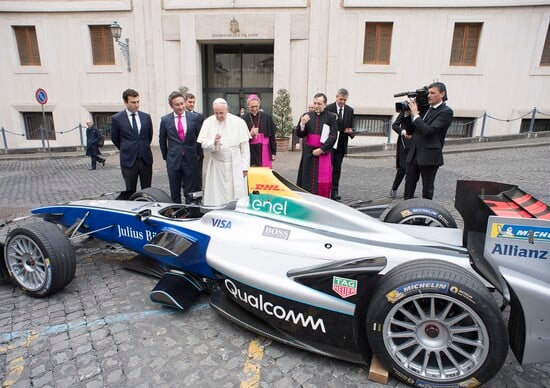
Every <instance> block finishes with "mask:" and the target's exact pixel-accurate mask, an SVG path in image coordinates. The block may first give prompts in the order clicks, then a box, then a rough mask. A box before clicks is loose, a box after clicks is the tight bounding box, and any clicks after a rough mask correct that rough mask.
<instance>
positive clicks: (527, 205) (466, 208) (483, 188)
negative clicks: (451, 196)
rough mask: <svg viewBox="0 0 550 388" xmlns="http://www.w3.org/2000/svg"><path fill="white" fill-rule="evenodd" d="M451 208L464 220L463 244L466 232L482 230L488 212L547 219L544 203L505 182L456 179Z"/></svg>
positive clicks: (547, 211)
mask: <svg viewBox="0 0 550 388" xmlns="http://www.w3.org/2000/svg"><path fill="white" fill-rule="evenodd" d="M455 208H456V210H458V212H459V213H460V215H461V216H462V219H463V220H464V235H463V236H464V244H466V242H467V241H466V236H467V235H468V233H469V232H471V231H475V232H482V233H485V231H486V229H487V220H488V218H489V216H503V217H513V218H538V219H545V220H550V208H549V207H548V205H546V204H545V203H544V202H542V201H539V200H538V199H536V198H535V197H533V196H532V195H531V194H528V193H526V192H525V191H523V190H521V189H520V188H519V187H517V186H516V185H510V184H507V183H498V182H489V181H462V180H459V181H457V183H456V196H455Z"/></svg>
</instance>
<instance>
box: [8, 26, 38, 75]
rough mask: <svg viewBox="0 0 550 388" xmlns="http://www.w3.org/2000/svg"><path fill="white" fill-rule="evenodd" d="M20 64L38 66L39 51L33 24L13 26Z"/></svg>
mask: <svg viewBox="0 0 550 388" xmlns="http://www.w3.org/2000/svg"><path fill="white" fill-rule="evenodd" d="M13 31H14V32H15V40H16V41H17V50H18V51H19V63H20V65H21V66H40V52H39V51H38V40H37V39H36V30H35V28H34V26H13Z"/></svg>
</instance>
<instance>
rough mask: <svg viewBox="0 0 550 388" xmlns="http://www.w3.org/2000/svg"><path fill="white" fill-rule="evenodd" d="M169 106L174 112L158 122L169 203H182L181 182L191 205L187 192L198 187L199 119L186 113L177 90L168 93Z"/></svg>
mask: <svg viewBox="0 0 550 388" xmlns="http://www.w3.org/2000/svg"><path fill="white" fill-rule="evenodd" d="M168 103H169V104H170V107H171V108H172V110H173V112H171V113H168V114H167V115H165V116H162V118H161V120H160V130H159V145H160V151H161V152H162V158H163V159H164V160H166V168H167V170H168V181H169V183H170V196H171V197H172V201H174V202H176V203H181V188H182V183H183V188H184V195H185V202H186V203H190V202H191V198H190V197H189V193H192V192H194V191H196V185H197V169H198V165H199V162H198V155H197V137H198V135H199V130H200V117H199V114H197V113H193V112H189V111H186V109H185V99H184V97H183V95H182V94H181V92H179V91H176V92H172V93H170V96H168Z"/></svg>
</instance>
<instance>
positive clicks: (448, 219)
mask: <svg viewBox="0 0 550 388" xmlns="http://www.w3.org/2000/svg"><path fill="white" fill-rule="evenodd" d="M383 221H384V222H389V223H392V224H410V225H424V226H435V227H441V228H456V227H457V226H456V220H455V219H454V217H453V216H452V215H451V213H450V212H449V211H448V210H447V209H445V208H444V207H443V206H442V205H440V204H438V203H437V202H434V201H432V200H430V199H425V198H413V199H407V200H405V201H401V202H399V203H397V204H396V205H395V206H394V207H392V208H391V209H390V210H389V211H388V213H387V214H386V215H385V217H384V220H383Z"/></svg>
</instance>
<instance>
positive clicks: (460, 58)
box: [450, 23, 483, 66]
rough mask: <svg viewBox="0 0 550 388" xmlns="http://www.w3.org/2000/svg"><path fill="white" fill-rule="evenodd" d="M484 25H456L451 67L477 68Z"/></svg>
mask: <svg viewBox="0 0 550 388" xmlns="http://www.w3.org/2000/svg"><path fill="white" fill-rule="evenodd" d="M482 25H483V23H455V30H454V34H453V43H452V47H451V61H450V65H451V66H475V65H476V61H477V49H478V47H479V38H480V36H481V26H482Z"/></svg>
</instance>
